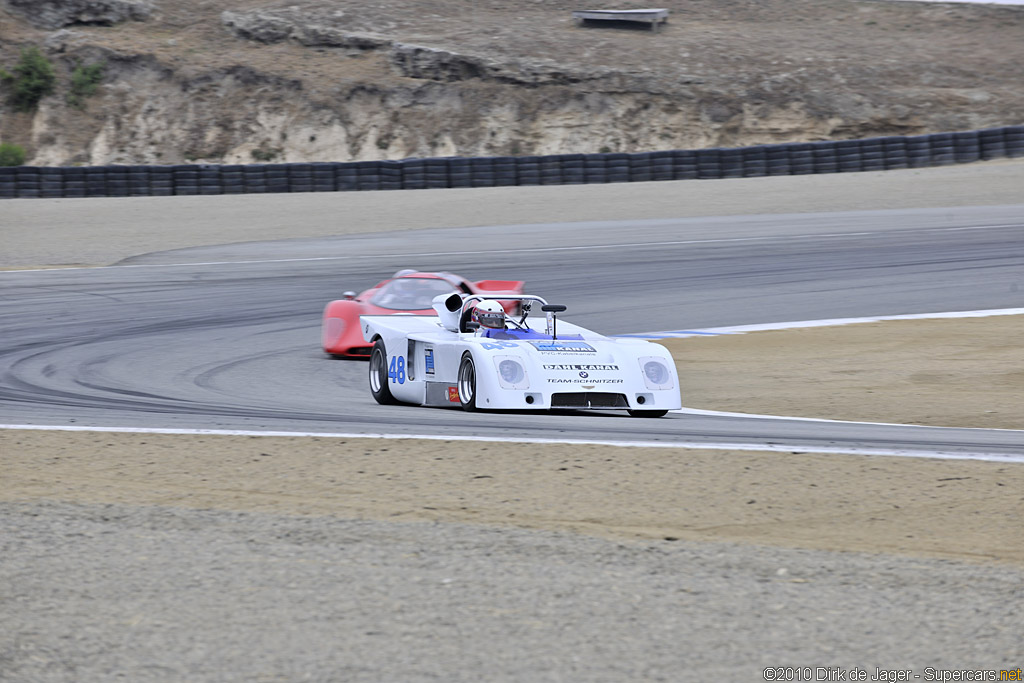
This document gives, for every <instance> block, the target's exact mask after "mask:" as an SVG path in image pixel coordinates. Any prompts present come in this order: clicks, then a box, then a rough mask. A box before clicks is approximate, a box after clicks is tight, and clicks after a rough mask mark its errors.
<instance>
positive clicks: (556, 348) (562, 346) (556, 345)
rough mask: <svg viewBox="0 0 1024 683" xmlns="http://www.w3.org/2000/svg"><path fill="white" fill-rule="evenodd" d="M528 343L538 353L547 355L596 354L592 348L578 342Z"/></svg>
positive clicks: (595, 350)
mask: <svg viewBox="0 0 1024 683" xmlns="http://www.w3.org/2000/svg"><path fill="white" fill-rule="evenodd" d="M530 343H531V344H533V346H534V347H535V348H536V349H537V350H538V351H545V352H548V353H552V352H553V353H597V349H595V348H594V347H593V346H591V345H590V344H587V343H586V342H580V341H561V340H559V339H556V340H553V341H534V342H530Z"/></svg>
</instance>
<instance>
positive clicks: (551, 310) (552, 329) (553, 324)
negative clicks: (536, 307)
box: [540, 304, 565, 339]
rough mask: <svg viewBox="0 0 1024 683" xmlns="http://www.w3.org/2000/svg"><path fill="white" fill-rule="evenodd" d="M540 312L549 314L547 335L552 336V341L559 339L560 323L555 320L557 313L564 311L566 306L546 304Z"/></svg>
mask: <svg viewBox="0 0 1024 683" xmlns="http://www.w3.org/2000/svg"><path fill="white" fill-rule="evenodd" d="M540 310H542V311H544V312H545V313H547V314H548V324H547V330H546V331H547V333H548V334H550V335H551V338H552V339H558V321H557V320H556V319H555V313H561V312H562V311H564V310H565V306H563V305H562V304H544V305H543V306H541V307H540Z"/></svg>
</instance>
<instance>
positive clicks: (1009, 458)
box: [0, 425, 1024, 463]
mask: <svg viewBox="0 0 1024 683" xmlns="http://www.w3.org/2000/svg"><path fill="white" fill-rule="evenodd" d="M0 429H23V430H35V431H56V432H104V433H123V434H177V435H187V436H277V437H290V438H296V437H299V438H311V437H315V438H321V439H388V440H395V441H405V440H424V441H469V442H484V443H495V440H494V438H493V437H484V436H439V435H437V434H356V433H347V432H333V433H321V432H265V431H246V430H234V429H149V428H145V427H137V428H136V427H82V426H57V427H48V426H40V425H0ZM500 443H523V444H538V445H559V444H561V445H567V446H616V447H620V448H685V449H690V450H699V449H703V450H728V451H753V452H763V453H792V454H794V455H798V454H802V453H822V454H840V455H880V456H889V457H894V456H895V457H904V458H938V459H943V460H987V461H990V462H1002V463H1024V454H1020V455H1016V454H1010V455H1007V454H1005V453H958V452H954V451H916V450H908V449H887V448H835V447H827V446H809V447H803V446H794V445H788V446H787V445H784V444H747V443H719V442H707V443H702V442H699V441H673V442H670V443H666V442H649V441H602V440H597V439H523V438H513V439H501V441H500Z"/></svg>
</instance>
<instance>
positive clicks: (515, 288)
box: [473, 280, 526, 294]
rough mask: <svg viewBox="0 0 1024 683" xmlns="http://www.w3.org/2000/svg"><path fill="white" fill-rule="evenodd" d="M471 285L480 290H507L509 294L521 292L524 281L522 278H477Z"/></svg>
mask: <svg viewBox="0 0 1024 683" xmlns="http://www.w3.org/2000/svg"><path fill="white" fill-rule="evenodd" d="M473 286H474V287H476V288H477V289H479V290H480V291H481V292H487V293H491V292H503V293H504V292H507V293H509V294H522V293H523V287H525V286H526V282H525V281H523V280H479V281H477V282H474V283H473Z"/></svg>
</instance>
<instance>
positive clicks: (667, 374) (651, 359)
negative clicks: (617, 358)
mask: <svg viewBox="0 0 1024 683" xmlns="http://www.w3.org/2000/svg"><path fill="white" fill-rule="evenodd" d="M637 361H638V362H639V363H640V372H642V373H643V376H644V383H645V384H647V388H648V389H674V388H675V382H674V381H673V380H672V371H671V370H669V367H668V364H666V362H665V360H664V359H662V358H659V357H657V356H641V357H640V358H638V359H637Z"/></svg>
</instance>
